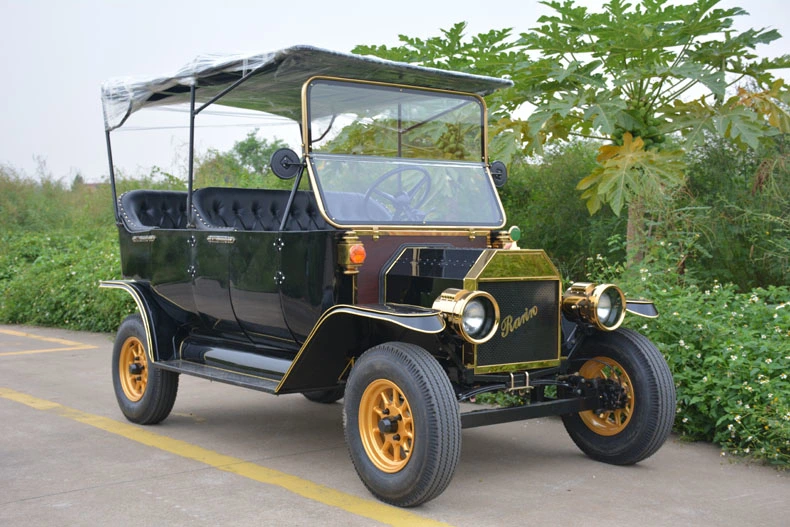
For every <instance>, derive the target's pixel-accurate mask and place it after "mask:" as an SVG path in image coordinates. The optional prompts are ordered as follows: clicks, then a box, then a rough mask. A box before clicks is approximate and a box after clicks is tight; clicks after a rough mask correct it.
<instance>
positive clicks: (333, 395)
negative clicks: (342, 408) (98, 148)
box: [302, 385, 346, 404]
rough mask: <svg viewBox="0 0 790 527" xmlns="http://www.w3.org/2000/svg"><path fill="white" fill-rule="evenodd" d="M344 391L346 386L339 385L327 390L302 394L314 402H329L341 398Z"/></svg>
mask: <svg viewBox="0 0 790 527" xmlns="http://www.w3.org/2000/svg"><path fill="white" fill-rule="evenodd" d="M345 392H346V386H345V385H340V386H337V387H335V388H330V389H329V390H318V391H315V392H304V393H303V394H302V395H304V396H305V398H306V399H307V400H309V401H313V402H314V403H322V404H331V403H334V402H335V401H339V400H340V399H342V398H343V394H345Z"/></svg>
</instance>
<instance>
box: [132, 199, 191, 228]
mask: <svg viewBox="0 0 790 527" xmlns="http://www.w3.org/2000/svg"><path fill="white" fill-rule="evenodd" d="M118 205H119V211H120V213H121V219H122V221H123V222H124V223H125V224H126V226H127V228H129V230H132V231H142V230H149V229H152V228H153V229H184V228H186V226H187V213H186V210H187V193H186V192H179V191H174V190H130V191H129V192H125V193H124V194H123V195H122V196H121V197H120V198H118Z"/></svg>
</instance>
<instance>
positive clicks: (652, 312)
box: [625, 300, 658, 318]
mask: <svg viewBox="0 0 790 527" xmlns="http://www.w3.org/2000/svg"><path fill="white" fill-rule="evenodd" d="M625 311H626V313H631V314H632V315H637V316H639V317H644V318H658V309H656V306H655V304H653V301H652V300H626V302H625Z"/></svg>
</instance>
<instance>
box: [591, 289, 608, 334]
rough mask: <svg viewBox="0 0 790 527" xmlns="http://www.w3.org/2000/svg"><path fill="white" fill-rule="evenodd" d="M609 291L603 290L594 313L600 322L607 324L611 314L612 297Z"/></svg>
mask: <svg viewBox="0 0 790 527" xmlns="http://www.w3.org/2000/svg"><path fill="white" fill-rule="evenodd" d="M610 295H611V292H610V291H605V292H604V294H602V295H601V297H600V298H599V299H598V307H597V308H596V310H595V315H596V316H597V317H598V320H600V321H601V324H604V325H607V326H608V325H609V324H608V322H609V317H610V316H611V315H612V297H611V296H610Z"/></svg>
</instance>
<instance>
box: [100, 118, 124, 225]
mask: <svg viewBox="0 0 790 527" xmlns="http://www.w3.org/2000/svg"><path fill="white" fill-rule="evenodd" d="M104 137H105V139H106V140H107V160H108V161H109V163H110V190H111V191H112V207H113V211H115V223H116V224H118V223H120V222H121V214H120V212H119V211H118V191H117V190H116V188H115V166H114V165H113V162H112V143H111V142H110V131H109V130H105V131H104Z"/></svg>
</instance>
